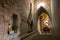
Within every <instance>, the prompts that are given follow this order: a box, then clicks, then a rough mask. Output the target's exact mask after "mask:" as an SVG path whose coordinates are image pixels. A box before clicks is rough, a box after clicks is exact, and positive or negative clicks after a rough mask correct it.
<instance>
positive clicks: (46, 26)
mask: <svg viewBox="0 0 60 40" xmlns="http://www.w3.org/2000/svg"><path fill="white" fill-rule="evenodd" d="M36 24H37V29H38V32H39V33H51V18H50V15H49V13H48V11H47V10H46V9H45V8H43V7H42V6H41V7H40V8H39V9H38V10H37V13H36Z"/></svg>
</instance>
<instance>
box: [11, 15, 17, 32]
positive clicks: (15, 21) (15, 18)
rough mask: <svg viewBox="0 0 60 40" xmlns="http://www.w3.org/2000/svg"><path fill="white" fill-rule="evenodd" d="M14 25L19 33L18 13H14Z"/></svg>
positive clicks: (13, 28)
mask: <svg viewBox="0 0 60 40" xmlns="http://www.w3.org/2000/svg"><path fill="white" fill-rule="evenodd" d="M12 18H13V27H12V30H14V32H15V33H17V30H18V16H17V15H16V14H13V17H12Z"/></svg>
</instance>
